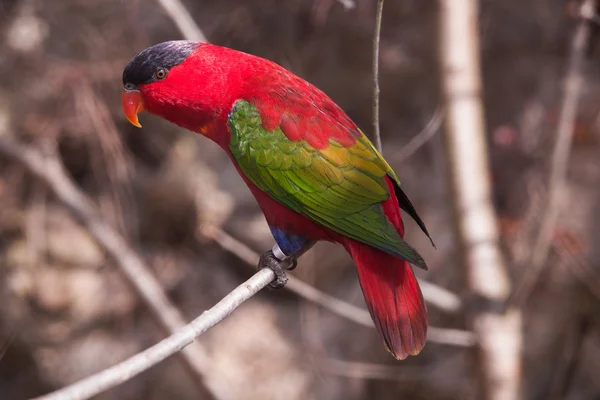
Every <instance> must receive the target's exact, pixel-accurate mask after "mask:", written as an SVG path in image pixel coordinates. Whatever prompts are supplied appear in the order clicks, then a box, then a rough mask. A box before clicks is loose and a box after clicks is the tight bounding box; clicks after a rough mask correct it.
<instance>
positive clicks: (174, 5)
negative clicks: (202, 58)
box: [157, 0, 208, 43]
mask: <svg viewBox="0 0 600 400" xmlns="http://www.w3.org/2000/svg"><path fill="white" fill-rule="evenodd" d="M157 1H158V4H160V5H161V6H162V8H163V9H164V10H165V12H166V13H167V14H168V16H169V17H170V18H171V20H172V21H173V23H175V25H176V26H177V29H179V32H181V35H182V36H183V37H184V38H186V39H187V40H193V41H196V42H205V43H207V42H208V40H207V39H206V36H205V35H204V32H202V29H200V27H199V26H198V25H197V24H196V22H194V19H193V18H192V16H191V15H190V13H189V11H188V10H187V9H186V8H185V6H184V5H183V4H182V3H181V2H180V1H179V0H157Z"/></svg>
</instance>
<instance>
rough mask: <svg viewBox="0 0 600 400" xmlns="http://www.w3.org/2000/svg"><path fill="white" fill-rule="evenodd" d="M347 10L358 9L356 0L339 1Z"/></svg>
mask: <svg viewBox="0 0 600 400" xmlns="http://www.w3.org/2000/svg"><path fill="white" fill-rule="evenodd" d="M337 1H338V3H340V4H341V5H342V6H344V8H345V9H346V10H352V9H354V8H355V7H356V3H355V2H354V0H337Z"/></svg>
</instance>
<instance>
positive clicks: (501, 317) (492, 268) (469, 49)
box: [439, 0, 522, 400]
mask: <svg viewBox="0 0 600 400" xmlns="http://www.w3.org/2000/svg"><path fill="white" fill-rule="evenodd" d="M439 4H440V14H439V15H440V33H439V34H440V46H439V48H440V61H441V73H442V84H443V94H444V99H445V109H446V130H445V139H446V146H445V150H446V152H447V159H448V162H449V166H448V170H449V174H450V182H451V185H452V186H451V188H452V194H453V196H452V200H453V203H454V204H453V205H454V219H455V226H456V229H457V238H458V241H459V243H460V246H461V248H462V256H463V258H464V265H465V268H466V276H467V283H468V286H469V287H470V289H471V291H472V292H473V294H474V296H475V298H476V299H478V308H477V310H476V311H475V312H474V313H473V314H472V315H469V317H470V319H471V325H472V327H473V330H474V331H475V334H476V335H477V336H478V339H479V349H478V350H479V351H478V361H479V364H478V366H477V373H478V374H479V377H480V380H481V390H482V393H481V395H480V396H478V397H480V398H485V399H489V400H504V399H506V400H508V399H511V400H512V399H518V398H519V383H520V378H521V363H520V360H521V346H522V343H521V341H522V339H521V314H520V312H519V311H518V310H514V309H510V310H508V311H507V312H503V311H502V309H503V307H502V306H503V305H504V303H505V301H506V298H507V297H508V295H509V293H510V282H509V278H508V275H507V272H506V268H505V263H504V257H503V254H502V252H501V250H500V243H499V231H498V221H497V219H496V215H495V212H494V207H493V204H492V199H491V183H490V171H489V161H488V154H487V146H486V143H485V123H484V118H483V115H484V113H483V104H482V98H481V85H482V83H481V68H480V63H479V42H478V38H479V26H478V2H477V0H439Z"/></svg>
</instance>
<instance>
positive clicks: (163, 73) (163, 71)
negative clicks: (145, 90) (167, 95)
mask: <svg viewBox="0 0 600 400" xmlns="http://www.w3.org/2000/svg"><path fill="white" fill-rule="evenodd" d="M154 77H155V78H156V79H158V80H160V79H165V78H166V77H167V70H166V69H164V68H160V69H159V70H158V71H156V72H155V73H154Z"/></svg>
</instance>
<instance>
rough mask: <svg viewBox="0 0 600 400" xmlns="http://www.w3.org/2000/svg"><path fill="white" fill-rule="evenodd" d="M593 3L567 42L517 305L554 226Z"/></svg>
mask: <svg viewBox="0 0 600 400" xmlns="http://www.w3.org/2000/svg"><path fill="white" fill-rule="evenodd" d="M595 4H596V0H585V1H584V2H583V3H582V5H581V9H580V17H581V20H580V22H579V25H578V27H577V29H576V31H575V34H574V35H573V42H572V43H571V55H570V58H569V65H568V69H567V76H566V78H565V83H564V85H565V86H564V95H563V100H562V105H561V109H560V114H559V121H558V126H557V128H556V143H555V144H554V150H553V152H552V164H551V165H552V166H551V170H550V179H549V182H548V195H547V196H546V204H545V207H544V211H543V212H542V216H541V223H540V228H539V231H538V235H537V237H536V239H535V242H534V244H533V249H532V250H531V255H530V257H529V259H528V260H527V263H526V264H525V265H526V268H525V269H524V270H525V275H524V276H523V278H522V279H521V283H520V285H519V286H518V287H517V288H516V289H515V292H514V294H513V297H512V299H511V303H512V304H521V303H523V302H524V301H525V300H526V298H527V296H528V295H529V293H530V292H531V289H532V288H533V286H534V285H535V283H536V282H537V279H538V277H539V275H540V273H541V272H542V270H543V268H544V264H545V263H546V260H547V259H548V253H549V251H550V246H551V244H552V236H553V233H554V226H555V225H556V221H557V220H558V216H559V212H560V205H561V202H560V200H561V192H562V190H563V188H564V185H565V181H566V175H567V168H568V166H569V155H570V153H571V143H572V141H573V128H574V126H575V118H576V117H577V108H578V106H579V98H580V95H581V88H582V85H583V80H584V78H583V68H584V66H585V57H586V48H587V46H588V42H589V40H590V36H591V29H592V28H591V25H590V24H591V22H590V20H592V19H593V18H594V17H595Z"/></svg>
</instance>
